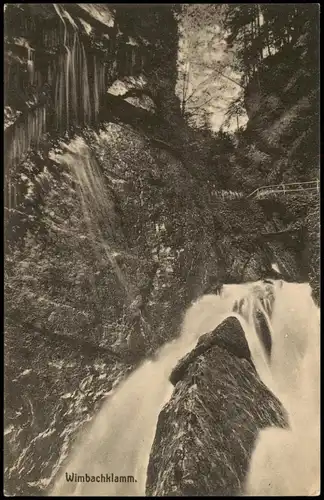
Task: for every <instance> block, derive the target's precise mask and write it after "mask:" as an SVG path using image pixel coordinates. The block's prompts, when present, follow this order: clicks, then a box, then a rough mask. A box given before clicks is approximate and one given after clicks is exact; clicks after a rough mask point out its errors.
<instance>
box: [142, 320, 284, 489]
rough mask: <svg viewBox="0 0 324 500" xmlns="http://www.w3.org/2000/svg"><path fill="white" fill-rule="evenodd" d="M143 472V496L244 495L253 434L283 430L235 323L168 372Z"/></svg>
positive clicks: (204, 339) (275, 406) (279, 413)
mask: <svg viewBox="0 0 324 500" xmlns="http://www.w3.org/2000/svg"><path fill="white" fill-rule="evenodd" d="M171 381H172V383H173V384H174V385H175V389H174V393H173V395H172V398H171V400H170V401H169V402H168V403H167V404H166V405H165V407H164V408H163V410H162V412H161V413H160V416H159V419H158V424H157V430H156V435H155V439H154V443H153V447H152V450H151V456H150V461H149V466H148V473H147V485H146V494H147V495H148V496H204V495H206V496H236V495H241V494H242V493H243V490H244V483H245V479H246V474H247V470H248V465H249V460H250V457H251V454H252V451H253V448H254V444H255V441H256V438H257V436H258V432H259V431H260V430H261V429H263V428H265V427H268V426H279V427H286V426H287V421H286V416H285V412H284V410H283V408H282V406H281V404H280V402H279V401H278V400H277V399H276V398H275V397H274V396H273V394H272V393H270V392H269V390H268V389H267V388H266V387H265V385H264V384H263V383H262V382H261V380H260V378H259V376H258V375H257V373H256V370H255V368H254V366H253V363H252V362H251V359H250V352H249V348H248V345H247V342H246V340H245V336H244V332H243V330H242V328H241V325H240V323H239V321H238V320H237V319H236V318H234V317H233V318H231V317H230V318H228V319H226V320H225V321H224V322H223V323H222V324H221V325H220V326H218V327H217V328H216V329H215V331H214V332H212V333H211V334H206V335H204V336H203V337H202V338H201V339H200V340H199V342H198V344H197V347H196V348H195V349H194V350H193V351H192V352H191V353H189V354H188V355H187V356H186V357H185V358H184V359H183V360H181V361H180V362H179V364H178V366H177V367H176V368H175V369H174V371H173V373H172V374H171Z"/></svg>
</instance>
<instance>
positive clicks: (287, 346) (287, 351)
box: [246, 283, 320, 496]
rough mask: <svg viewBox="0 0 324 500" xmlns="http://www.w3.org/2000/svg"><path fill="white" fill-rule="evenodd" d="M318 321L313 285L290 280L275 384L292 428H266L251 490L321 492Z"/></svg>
mask: <svg viewBox="0 0 324 500" xmlns="http://www.w3.org/2000/svg"><path fill="white" fill-rule="evenodd" d="M319 326H320V325H319V310H318V309H317V308H316V306H315V304H314V302H313V300H312V298H311V290H310V287H309V286H308V285H305V284H292V283H285V286H284V288H283V289H281V290H279V291H278V293H277V297H276V301H275V306H274V311H273V318H272V330H273V332H274V342H273V351H272V362H271V371H272V375H273V387H272V389H273V392H274V393H275V394H276V395H277V397H278V398H279V399H280V401H281V402H282V403H283V405H284V407H285V408H286V410H287V412H288V415H289V424H290V429H289V430H283V429H275V428H269V429H265V430H263V431H261V433H260V436H259V438H258V441H257V444H256V448H255V451H254V454H253V456H252V461H251V464H250V471H249V475H248V479H247V485H246V493H247V494H248V495H252V496H254V495H260V496H279V495H280V496H293V495H296V496H314V495H319V492H320V484H319V478H320V449H319V444H320V327H319Z"/></svg>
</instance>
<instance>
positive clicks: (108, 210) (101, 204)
mask: <svg viewBox="0 0 324 500" xmlns="http://www.w3.org/2000/svg"><path fill="white" fill-rule="evenodd" d="M61 147H62V149H63V152H62V154H56V155H53V156H52V159H53V160H55V161H57V162H58V163H61V164H63V165H65V166H66V167H67V168H68V169H69V172H70V174H71V175H72V178H73V179H74V181H75V182H76V191H77V195H78V198H79V202H80V205H81V210H82V216H83V220H84V223H85V225H86V228H87V232H88V235H89V240H90V241H92V242H93V244H94V249H95V251H96V252H97V256H98V259H99V260H101V259H102V253H104V255H105V257H106V258H107V261H108V263H109V264H110V265H111V266H112V269H113V271H114V273H115V275H116V277H117V280H118V282H119V284H120V285H121V287H122V288H123V290H124V292H125V297H126V303H128V304H129V305H130V304H131V303H132V302H133V300H134V296H133V294H132V291H131V289H130V286H129V284H128V282H127V279H126V277H125V276H124V274H123V272H122V271H121V269H120V267H119V265H118V263H117V261H116V258H115V252H114V249H113V245H114V240H115V207H114V202H113V200H112V198H111V193H110V192H109V191H108V189H107V186H106V179H105V177H104V175H103V172H102V171H101V168H100V166H99V165H98V162H97V160H96V158H95V156H94V154H93V153H92V152H91V150H90V148H89V147H88V145H87V144H86V143H85V141H84V139H83V138H81V137H79V136H76V137H75V138H74V139H73V140H72V141H70V142H69V143H68V144H65V143H63V142H61Z"/></svg>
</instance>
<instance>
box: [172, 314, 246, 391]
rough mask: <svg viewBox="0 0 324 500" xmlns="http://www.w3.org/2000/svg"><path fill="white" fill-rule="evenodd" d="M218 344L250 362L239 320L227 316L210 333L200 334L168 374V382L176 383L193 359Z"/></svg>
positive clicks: (183, 375)
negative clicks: (195, 342) (194, 344)
mask: <svg viewBox="0 0 324 500" xmlns="http://www.w3.org/2000/svg"><path fill="white" fill-rule="evenodd" d="M216 345H217V346H220V347H222V348H223V349H226V350H228V351H229V352H230V353H232V354H234V355H235V356H237V357H238V358H244V359H246V360H248V361H249V362H251V353H250V349H249V346H248V343H247V341H246V338H245V335H244V331H243V329H242V327H241V324H240V322H239V320H238V319H237V318H235V317H229V318H227V319H226V320H225V321H223V323H221V324H220V325H219V326H218V327H217V328H215V330H214V331H213V332H211V333H205V334H204V335H202V336H201V337H200V338H199V340H198V342H197V346H196V347H195V349H193V350H192V351H191V352H190V353H188V354H187V355H186V356H185V357H184V358H182V359H181V360H180V361H179V363H178V364H177V366H176V367H175V368H174V370H173V371H172V373H171V375H170V382H171V383H172V384H173V385H176V384H177V383H178V382H179V381H180V380H182V379H183V378H184V377H185V374H186V372H187V369H188V367H189V366H190V365H191V363H193V361H195V359H196V358H197V357H199V356H201V355H202V354H204V353H206V352H207V351H208V350H209V349H211V348H212V347H213V346H216Z"/></svg>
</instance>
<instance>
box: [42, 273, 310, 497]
mask: <svg viewBox="0 0 324 500" xmlns="http://www.w3.org/2000/svg"><path fill="white" fill-rule="evenodd" d="M261 295H262V296H263V299H266V300H268V301H269V300H270V301H272V303H273V304H274V305H273V310H272V314H271V320H270V318H269V315H268V321H271V332H272V336H273V338H272V343H273V347H272V359H273V364H272V365H269V363H268V361H267V356H266V353H265V350H264V348H263V345H262V342H261V341H260V339H259V336H258V334H257V332H256V328H255V324H256V322H255V321H254V319H255V316H256V311H257V310H260V308H262V301H260V298H261ZM238 302H240V303H241V309H240V313H233V312H232V311H233V308H235V304H237V303H238ZM263 312H265V309H264V308H263ZM228 315H235V316H236V317H238V318H239V320H240V322H241V324H242V327H243V328H244V331H245V334H246V338H247V341H248V344H249V347H250V350H251V354H252V358H253V361H254V364H255V366H256V369H257V371H258V373H259V376H260V377H261V379H262V380H263V382H264V383H266V385H267V386H268V387H269V388H270V389H272V390H273V392H274V393H275V394H276V395H277V396H278V397H279V398H280V399H281V400H282V401H283V403H284V404H285V405H286V407H287V408H288V410H289V414H290V419H291V423H292V426H293V429H295V427H294V426H295V425H296V429H297V430H296V432H298V425H299V423H300V421H303V423H304V425H305V420H304V418H305V416H306V415H305V414H304V413H303V411H304V408H303V406H304V404H306V400H307V401H308V402H309V404H310V406H309V408H308V418H311V419H312V420H311V421H312V422H314V421H316V422H317V420H316V419H317V415H318V405H319V399H318V398H319V394H318V392H317V385H318V378H316V376H317V375H318V366H317V362H318V354H317V352H318V351H316V347H318V338H319V333H318V331H319V329H318V326H319V325H318V314H317V311H316V307H315V305H314V303H313V301H312V299H311V295H310V288H309V287H308V285H297V284H287V283H283V282H274V283H273V285H268V284H264V283H262V282H257V283H247V284H242V285H225V286H224V289H223V291H222V294H221V296H215V295H206V296H204V297H202V298H201V299H200V300H199V301H198V302H196V303H195V304H193V305H192V306H191V308H190V309H189V310H188V312H187V314H186V317H185V320H184V323H183V328H182V332H181V335H180V337H179V338H177V339H175V340H174V341H173V342H171V343H169V344H167V345H165V346H164V347H162V348H161V349H160V351H159V353H158V354H157V356H156V358H155V360H154V361H153V360H147V361H145V362H144V363H143V364H142V365H141V366H140V367H139V368H137V370H136V371H135V372H134V373H132V374H131V375H130V376H129V377H128V378H127V379H126V380H125V381H124V382H123V383H122V384H121V385H120V386H119V387H118V388H117V390H116V392H115V393H114V394H113V395H112V396H111V397H110V398H109V399H107V401H106V402H105V403H104V404H103V406H102V409H101V411H100V412H99V414H98V415H97V416H96V417H95V418H94V420H93V421H92V423H91V424H90V426H89V428H88V429H87V430H85V431H84V432H83V433H82V435H81V436H79V440H78V442H77V443H76V444H75V447H74V449H73V451H72V453H71V455H70V457H69V459H68V463H67V464H66V466H65V470H64V471H63V473H62V474H61V476H60V477H59V478H58V480H57V482H56V484H55V486H54V488H53V490H52V492H51V493H50V494H51V495H55V496H62V495H68V496H76V495H80V496H91V495H98V496H129V495H135V496H141V495H144V494H145V481H146V469H147V465H148V460H149V454H150V449H151V446H152V442H153V439H154V434H155V428H156V423H157V418H158V415H159V413H160V411H161V409H162V407H163V405H164V404H165V403H166V402H167V401H168V400H169V398H170V396H171V394H172V389H173V387H172V386H171V384H170V382H169V381H168V377H169V375H170V373H171V371H172V369H173V368H174V366H175V364H176V363H177V361H178V360H179V359H180V358H181V357H183V355H184V354H186V353H187V352H189V351H190V350H191V349H192V348H193V347H194V346H195V344H196V342H197V339H198V338H199V336H200V335H201V334H203V333H205V332H208V331H212V330H213V329H214V328H215V327H216V326H217V325H218V324H220V323H221V322H222V320H223V319H224V318H225V317H227V316H228ZM313 375H314V376H315V378H314V379H313V378H312V377H313ZM301 397H302V398H304V399H303V403H302V400H301V399H300V398H301ZM300 419H301V420H300ZM299 420H300V421H299ZM306 423H307V421H306ZM289 432H294V430H292V431H282V430H278V433H279V434H280V436H282V435H284V436H286V435H287V433H289ZM285 433H286V434H285ZM282 453H284V450H282V449H281V448H280V449H279V448H278V450H277V455H280V454H282ZM299 456H300V457H302V450H299ZM311 458H312V459H313V462H314V458H316V457H313V456H312V457H311ZM268 459H269V460H270V459H271V457H270V458H269V457H268ZM315 462H316V460H315ZM262 465H263V468H264V469H263V470H262V471H260V470H258V474H257V479H258V478H259V477H266V476H267V474H268V473H271V472H269V471H268V470H267V468H266V464H265V463H263V464H262ZM256 466H257V467H258V466H259V464H256ZM313 466H315V468H316V464H315V465H314V464H313ZM253 467H254V465H253V464H252V468H251V471H250V485H249V486H248V490H251V491H252V490H253V491H258V488H259V486H258V485H257V481H256V479H255V477H254V475H255V470H254V468H253ZM283 467H285V466H283ZM73 474H74V476H72V475H73ZM85 474H88V475H89V476H101V474H103V475H104V476H106V474H108V475H111V474H115V476H117V475H119V476H126V477H127V476H133V477H134V478H135V481H134V482H77V481H76V476H81V475H85ZM262 474H263V476H262ZM68 477H69V478H70V479H71V481H68V480H67V478H68ZM251 482H252V483H251ZM279 493H280V491H279Z"/></svg>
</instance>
